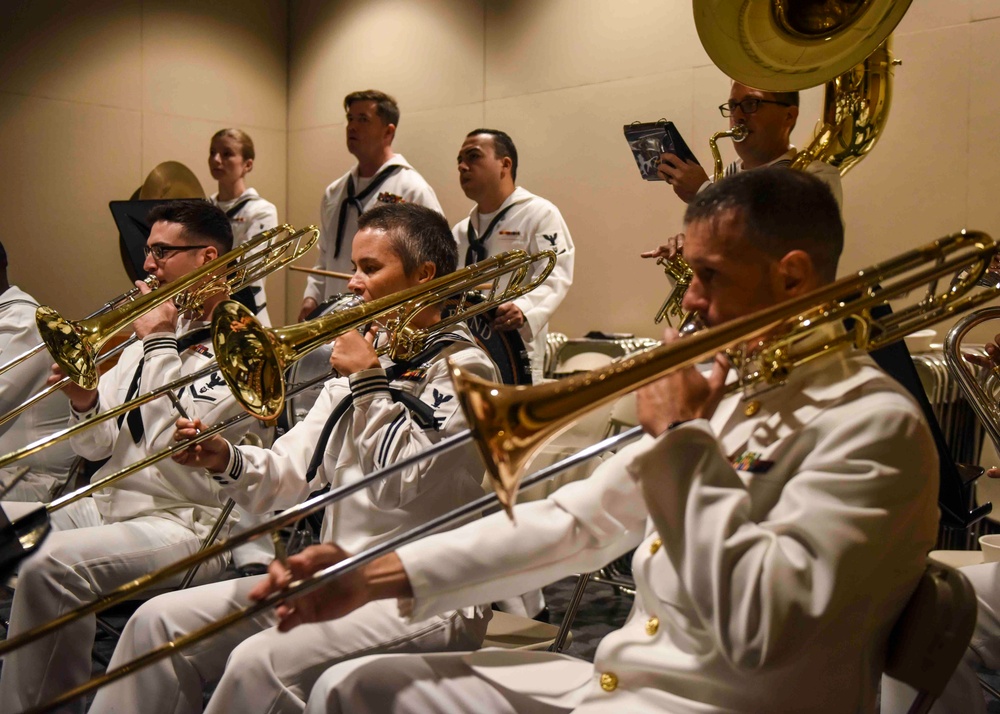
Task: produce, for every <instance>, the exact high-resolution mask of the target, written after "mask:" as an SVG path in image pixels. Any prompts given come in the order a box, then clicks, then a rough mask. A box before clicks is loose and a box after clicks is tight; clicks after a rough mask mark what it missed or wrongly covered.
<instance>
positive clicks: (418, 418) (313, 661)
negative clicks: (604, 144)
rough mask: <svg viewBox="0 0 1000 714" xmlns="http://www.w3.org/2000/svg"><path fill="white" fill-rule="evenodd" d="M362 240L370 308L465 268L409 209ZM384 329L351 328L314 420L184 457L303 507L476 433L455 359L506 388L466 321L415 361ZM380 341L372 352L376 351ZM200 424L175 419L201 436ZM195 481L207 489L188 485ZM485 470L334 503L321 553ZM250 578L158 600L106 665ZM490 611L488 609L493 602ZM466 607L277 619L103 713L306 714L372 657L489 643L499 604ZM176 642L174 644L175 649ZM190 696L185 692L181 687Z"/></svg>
mask: <svg viewBox="0 0 1000 714" xmlns="http://www.w3.org/2000/svg"><path fill="white" fill-rule="evenodd" d="M358 228H359V230H358V232H357V234H356V235H355V236H353V241H352V242H351V255H352V263H353V265H354V266H355V271H354V277H353V278H352V279H351V281H350V283H349V285H348V287H349V288H350V289H351V290H352V291H353V292H354V293H355V294H357V295H358V296H360V297H362V298H364V299H365V300H372V299H377V298H381V297H385V296H387V295H391V294H393V293H396V292H399V291H400V290H404V289H406V288H410V287H414V286H417V285H420V284H421V283H425V282H427V281H429V280H431V279H433V278H435V277H440V276H442V275H444V274H446V273H450V272H453V271H454V270H455V267H456V264H457V259H458V254H457V250H456V246H455V241H454V239H453V238H452V236H451V231H450V230H449V229H448V224H447V222H446V221H445V219H444V217H443V216H441V215H440V214H439V213H437V212H436V211H433V210H431V209H429V208H425V207H423V206H418V205H416V204H412V203H394V204H385V205H380V206H377V207H375V208H372V209H370V210H369V211H367V212H365V213H364V214H362V216H361V218H360V219H359V223H358ZM440 319H441V305H440V304H439V305H432V306H430V307H427V308H424V309H423V310H422V311H421V312H420V313H418V314H417V315H416V316H415V318H414V320H413V322H411V326H412V327H414V328H417V329H431V328H433V326H434V325H435V323H437V322H439V321H440ZM374 339H375V336H374V333H373V332H369V333H368V334H367V335H366V336H362V335H360V334H358V333H357V332H353V331H352V332H348V333H345V334H343V335H341V336H339V337H338V338H337V339H336V341H335V342H334V346H333V352H332V355H331V357H330V363H331V365H332V366H333V368H334V369H335V370H336V371H337V372H338V373H339V375H340V376H339V377H337V378H335V379H331V380H330V381H328V382H327V383H326V385H325V388H324V390H323V391H322V393H321V394H320V396H319V398H318V399H317V401H316V404H315V405H314V406H313V408H312V409H311V410H310V412H309V414H308V415H307V416H306V418H305V419H304V420H303V421H301V422H300V423H298V424H296V425H295V427H294V428H293V429H292V430H291V431H289V432H288V433H287V434H285V435H284V436H282V437H281V438H279V439H278V440H277V441H275V443H274V445H273V446H272V448H271V449H260V448H254V447H247V446H240V447H233V446H231V445H230V444H229V443H228V442H227V441H225V440H224V439H221V438H215V439H211V440H207V441H205V442H202V443H201V444H200V445H197V446H194V447H192V448H191V449H189V450H188V451H186V452H184V453H183V454H181V455H180V456H178V457H177V458H178V460H179V461H181V462H182V463H185V464H187V465H189V466H192V467H200V468H204V469H207V470H208V471H209V472H210V475H211V478H212V479H214V480H215V481H217V482H218V483H219V484H220V485H221V487H222V490H223V491H224V492H225V493H226V494H227V495H230V496H231V497H232V498H234V499H235V500H236V501H237V502H238V503H240V504H241V505H242V506H244V507H245V508H247V509H248V510H251V511H258V512H264V511H271V510H276V509H280V508H285V507H289V506H292V505H296V504H297V503H299V502H300V501H302V500H303V499H304V498H305V497H306V496H307V495H308V493H309V492H310V491H311V490H314V489H319V488H322V487H324V486H325V485H329V486H330V487H331V488H337V487H340V486H343V485H347V484H350V483H353V482H355V481H357V480H359V479H360V478H361V477H363V476H364V475H365V474H368V473H371V472H373V471H375V470H376V469H379V468H381V467H383V466H385V465H387V464H390V463H393V462H394V461H397V460H399V459H401V458H404V457H406V456H408V455H410V454H413V453H419V452H420V451H422V450H424V449H425V448H426V447H428V446H429V445H431V444H434V443H437V442H438V441H440V440H442V439H444V438H446V437H448V436H451V435H452V434H455V433H456V432H458V431H461V430H463V429H464V428H465V427H466V421H465V418H464V416H463V414H462V410H461V409H460V408H459V406H458V400H457V399H456V398H455V395H454V392H453V388H452V385H451V380H450V379H449V377H448V369H447V365H446V362H445V359H444V354H443V350H444V348H446V347H451V348H453V349H455V351H454V352H453V353H452V354H451V359H452V360H455V361H456V362H458V363H459V364H461V365H462V366H463V367H466V368H468V369H470V370H472V371H473V372H474V373H475V374H477V375H479V376H481V377H483V378H485V379H496V372H495V369H494V366H493V363H492V361H491V360H490V358H489V356H488V355H487V354H486V353H485V352H484V351H483V350H482V349H480V348H479V347H478V346H477V345H476V344H475V342H474V340H473V337H472V335H471V333H470V332H469V331H468V328H466V327H465V325H464V324H462V323H459V324H458V325H456V326H455V327H453V328H452V329H450V330H448V331H447V332H443V333H440V334H435V335H433V336H432V337H431V339H430V340H429V342H428V343H427V344H426V346H425V347H424V349H423V351H422V352H421V353H420V354H419V355H417V356H415V357H414V358H412V359H410V360H408V361H406V362H392V361H391V360H390V359H388V358H386V357H382V358H379V357H378V356H377V354H376V346H377V343H374ZM373 343H374V344H373ZM199 426H200V424H199V423H198V422H190V421H184V420H182V421H180V422H178V427H179V428H178V431H177V437H178V438H179V439H187V438H191V437H192V436H193V435H194V434H195V433H196V429H197V428H198V427H199ZM191 476H192V478H207V477H205V476H203V475H202V474H200V473H192V475H191ZM482 477H483V467H482V464H481V462H480V461H479V458H478V456H477V455H476V452H475V447H474V446H473V445H472V444H467V445H466V446H464V447H460V448H459V449H456V450H453V451H451V452H448V453H447V454H443V455H441V456H439V457H437V458H435V459H432V460H429V461H425V462H423V463H421V464H419V465H417V466H414V467H412V468H410V469H407V470H405V471H404V472H402V473H400V474H397V475H395V476H393V477H392V478H389V479H386V480H384V481H382V482H381V483H378V484H375V485H372V486H369V487H367V488H365V489H363V490H360V491H358V492H356V493H354V494H352V495H350V496H348V497H347V498H345V499H344V500H342V501H340V502H338V503H336V504H335V505H333V506H330V507H329V508H328V509H327V510H326V513H325V516H324V519H323V526H322V533H321V538H322V540H323V541H327V542H330V541H334V540H336V541H338V542H347V543H350V544H351V547H353V548H358V549H362V548H366V547H369V546H371V545H375V544H377V543H379V542H381V541H383V540H385V539H387V538H389V537H390V536H392V535H394V534H396V533H398V532H401V531H403V530H406V529H409V528H411V527H413V526H415V525H418V524H420V523H423V522H425V521H427V520H428V519H430V518H432V517H434V516H436V515H439V514H441V513H444V512H446V511H448V510H450V509H451V508H454V507H456V506H458V505H460V504H463V503H466V502H468V501H470V500H472V499H473V498H474V497H476V496H479V495H481V494H482V488H481V482H482ZM263 577H266V576H261V577H258V578H241V579H239V580H231V581H225V582H221V583H216V584H213V585H208V586H204V587H199V588H194V589H190V590H183V591H178V592H175V593H170V594H168V595H162V596H160V597H157V598H155V599H153V600H151V601H150V602H148V603H146V604H145V605H143V607H141V608H140V609H139V610H138V612H136V614H135V615H134V616H133V617H132V619H131V620H130V621H129V623H128V625H127V626H126V628H125V631H124V633H123V635H122V639H121V640H120V641H119V643H118V647H117V648H116V650H115V654H114V656H113V658H112V661H111V664H110V665H109V666H110V667H115V666H117V665H118V664H120V663H123V662H127V661H130V660H132V659H134V658H135V656H136V655H137V654H141V653H143V652H146V651H148V650H150V649H152V648H153V647H155V646H157V645H159V644H161V643H162V642H165V641H166V640H169V639H172V638H173V636H174V635H175V634H178V633H181V632H192V631H194V630H196V629H199V628H200V627H201V626H203V625H205V624H207V623H209V622H212V621H215V620H217V619H219V618H221V617H223V616H225V615H227V614H230V613H231V612H233V611H234V610H237V609H240V608H242V607H244V606H245V605H246V602H247V597H246V596H247V592H248V591H250V590H251V589H252V588H253V587H254V586H255V585H257V584H259V583H260V582H261V578H263ZM484 601H485V602H489V598H486V599H485V600H484ZM475 605H476V604H475V603H474V604H473V605H472V606H470V607H466V608H460V609H456V610H452V611H450V612H447V613H443V614H438V613H433V614H431V615H430V616H428V617H427V618H420V619H419V620H415V621H413V622H409V623H407V622H403V621H402V620H400V619H399V618H397V617H396V613H395V608H394V607H391V606H390V604H389V603H372V604H371V605H370V606H368V607H365V608H362V609H361V610H359V611H358V612H356V613H354V615H352V616H351V617H349V618H345V619H343V620H340V621H338V622H331V623H321V624H317V625H314V626H312V627H308V628H303V629H301V630H300V631H299V632H296V634H295V635H294V636H288V635H284V634H282V633H279V632H278V631H277V630H276V629H275V628H274V623H275V621H276V618H275V616H274V613H273V612H267V613H263V614H260V615H258V616H255V617H253V618H251V619H250V620H248V621H244V622H243V623H242V624H241V625H240V626H238V627H234V628H231V629H229V630H227V631H225V632H224V633H220V634H219V635H218V636H215V637H213V638H211V639H210V640H208V641H206V643H205V645H204V646H202V647H199V648H198V649H197V650H192V651H191V652H190V653H189V654H183V655H177V656H175V657H173V658H171V659H169V660H164V661H163V662H162V663H160V664H158V665H156V666H153V667H149V668H146V669H144V670H142V671H140V672H138V673H136V674H135V675H133V676H130V677H127V678H125V679H123V680H121V681H120V682H118V683H115V684H113V685H111V686H108V687H105V688H104V689H102V690H100V692H99V693H98V695H97V698H96V699H95V700H94V704H93V708H92V709H91V711H92V712H112V711H114V712H133V711H142V712H144V713H145V714H150V713H151V712H161V711H162V712H199V711H201V710H202V696H203V689H204V686H205V685H206V684H208V683H212V682H218V685H217V686H216V688H215V692H214V694H213V696H212V699H211V701H210V702H209V704H208V708H207V711H208V712H232V711H240V712H250V711H270V712H300V711H302V709H303V708H304V706H305V702H306V699H307V698H308V696H309V691H310V689H311V688H312V684H313V682H314V681H315V679H316V677H318V676H319V675H320V674H321V673H322V672H323V671H324V669H326V667H327V666H329V665H330V664H332V663H334V662H338V661H340V660H342V659H344V658H346V657H354V656H358V655H361V654H365V653H369V652H376V651H397V652H428V651H440V650H455V649H458V650H464V649H469V648H475V647H478V646H479V645H480V644H481V642H482V638H483V636H484V635H485V632H486V624H487V621H488V620H489V616H490V615H489V613H490V611H489V608H480V607H477V606H475ZM164 638H166V639H164ZM178 684H179V686H178Z"/></svg>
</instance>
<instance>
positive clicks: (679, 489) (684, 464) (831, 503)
mask: <svg viewBox="0 0 1000 714" xmlns="http://www.w3.org/2000/svg"><path fill="white" fill-rule="evenodd" d="M879 400H881V401H879ZM779 456H781V457H782V458H790V459H793V460H794V461H795V462H796V463H797V464H798V466H797V467H795V473H794V475H793V476H792V477H791V478H790V479H789V480H788V481H787V482H786V483H784V485H783V487H782V485H781V484H776V487H777V488H781V491H780V496H777V497H776V498H777V501H776V503H775V504H774V506H773V507H772V508H771V509H770V510H769V511H768V512H767V513H765V514H759V513H758V514H755V515H756V517H752V514H751V500H750V496H749V494H748V492H747V490H746V488H745V486H744V483H743V481H742V480H741V479H740V477H739V475H738V474H737V472H736V471H735V470H734V469H733V467H732V466H731V465H730V463H729V460H728V459H727V457H726V455H725V454H724V453H722V451H721V449H720V446H719V443H718V442H717V440H716V437H715V435H714V434H713V433H712V431H711V428H710V426H709V424H708V422H706V421H704V420H696V421H693V422H689V423H687V424H685V425H683V426H680V427H678V428H676V429H673V430H671V431H668V432H666V433H665V434H664V435H662V436H661V437H659V439H657V440H656V445H655V448H652V449H650V450H648V451H647V452H645V453H643V454H640V455H639V456H638V457H637V458H636V459H635V460H634V461H633V462H632V464H631V465H630V467H629V470H630V471H631V472H632V474H633V476H634V477H635V478H636V479H637V481H638V482H639V483H640V485H641V486H642V490H643V493H644V497H645V501H646V505H647V508H648V510H649V513H650V516H651V518H652V519H653V522H654V524H655V526H656V530H657V532H658V533H659V534H660V536H661V537H662V539H663V543H664V550H665V552H666V555H667V557H668V558H670V560H671V562H672V564H673V567H674V569H675V570H676V572H677V573H678V575H679V577H680V581H681V582H682V583H683V587H684V589H685V591H686V593H687V600H688V601H690V602H691V603H692V604H693V608H694V609H695V611H696V613H697V616H698V617H699V619H700V620H701V624H702V627H703V628H704V630H705V631H706V632H712V633H713V635H714V638H715V639H716V646H717V647H718V649H719V651H720V652H721V653H724V655H725V656H726V657H727V658H729V659H730V660H731V661H732V662H733V664H734V666H739V667H750V668H757V667H763V666H766V665H770V666H774V662H775V661H780V660H782V659H784V658H789V657H794V656H795V655H796V652H799V651H800V648H801V647H802V643H803V642H809V641H810V640H811V639H813V638H814V637H817V639H818V635H820V633H821V632H822V629H823V628H824V627H828V626H829V622H830V620H831V613H837V612H838V611H840V610H841V609H842V608H845V607H852V606H853V603H856V600H857V588H858V586H859V583H868V587H870V588H871V591H872V597H873V598H877V597H879V596H880V594H881V595H883V596H884V595H885V593H884V592H883V593H880V592H879V589H878V588H879V585H878V584H877V583H878V582H879V581H878V579H879V576H880V572H879V571H880V569H882V568H885V563H884V561H883V560H882V555H881V554H882V553H883V552H884V551H882V550H880V549H882V548H884V549H893V548H899V549H900V558H901V562H903V561H905V560H906V559H907V558H908V557H909V556H910V555H912V553H910V552H909V551H908V550H907V548H908V547H911V546H913V547H920V544H919V543H914V542H913V541H915V540H918V539H915V538H914V533H917V534H920V530H919V529H920V525H921V523H922V522H923V520H927V517H928V513H929V511H928V509H931V510H932V509H933V506H934V504H933V503H930V498H928V494H929V492H930V489H928V488H927V485H928V483H930V482H931V481H930V479H933V481H934V482H936V476H935V475H934V474H936V473H937V467H936V463H937V457H936V453H935V449H934V446H933V443H932V442H931V439H930V436H929V433H928V431H927V427H926V425H925V424H924V423H923V421H922V420H921V418H920V417H919V415H918V413H917V411H916V408H915V407H914V406H912V405H911V404H910V403H909V402H908V401H907V400H905V399H904V398H903V397H901V396H899V395H891V397H889V398H888V403H887V397H886V396H885V394H882V395H881V396H880V395H877V394H876V395H874V396H873V395H868V396H863V397H861V398H859V399H856V400H853V401H852V402H850V403H849V404H847V405H846V406H840V407H836V408H833V409H828V410H826V411H824V412H822V413H821V415H820V416H818V417H817V418H816V419H814V421H813V422H812V423H809V424H806V425H804V426H803V427H802V429H801V432H800V433H799V435H798V436H797V437H795V438H794V439H792V440H790V443H789V444H788V445H787V446H786V447H784V449H783V453H781V454H779ZM752 478H756V479H766V478H767V474H766V472H765V473H758V474H753V476H752ZM765 483H766V482H765ZM757 488H761V486H760V485H758V486H757ZM931 498H933V496H931ZM762 515H763V517H761V516H762ZM930 518H931V520H932V519H933V514H931V516H930ZM872 544H879V547H878V548H877V549H873V548H872ZM927 545H928V546H929V545H930V542H928V544H927ZM916 557H917V558H918V559H921V558H922V557H923V553H922V552H921V553H918V554H916ZM820 641H821V640H820Z"/></svg>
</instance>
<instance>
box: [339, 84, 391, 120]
mask: <svg viewBox="0 0 1000 714" xmlns="http://www.w3.org/2000/svg"><path fill="white" fill-rule="evenodd" d="M354 102H375V113H376V114H377V115H378V118H379V119H381V120H382V121H383V122H385V123H386V124H393V125H394V126H399V105H398V104H396V100H395V99H394V98H392V97H391V96H389V95H388V94H386V93H385V92H380V91H378V90H377V89H362V90H361V91H358V92H351V93H350V94H348V95H347V96H346V97H344V111H345V112H346V111H348V110H350V108H351V105H352V104H354Z"/></svg>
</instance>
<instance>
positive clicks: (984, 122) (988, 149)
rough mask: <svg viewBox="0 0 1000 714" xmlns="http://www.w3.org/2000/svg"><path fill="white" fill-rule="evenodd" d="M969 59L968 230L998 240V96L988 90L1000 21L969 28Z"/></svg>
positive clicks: (997, 66) (997, 68)
mask: <svg viewBox="0 0 1000 714" xmlns="http://www.w3.org/2000/svg"><path fill="white" fill-rule="evenodd" d="M970 36H971V42H972V48H971V51H972V57H974V58H975V60H974V61H973V62H972V63H971V68H970V86H971V87H972V88H973V92H972V94H971V97H970V102H969V184H968V185H969V208H968V227H969V228H976V229H978V230H984V231H987V232H988V233H990V234H991V235H992V236H993V237H994V238H996V239H998V240H1000V200H997V198H998V197H997V191H998V189H1000V165H998V162H997V160H996V157H997V156H998V155H1000V136H998V134H997V131H996V118H997V116H1000V94H998V93H997V92H995V91H990V89H989V88H991V87H993V86H995V84H996V81H997V80H996V78H997V76H998V73H1000V20H991V21H988V22H977V23H975V24H974V25H972V26H971V28H970Z"/></svg>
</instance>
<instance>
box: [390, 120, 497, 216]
mask: <svg viewBox="0 0 1000 714" xmlns="http://www.w3.org/2000/svg"><path fill="white" fill-rule="evenodd" d="M483 111H484V109H483V105H482V104H481V103H478V104H466V105H464V106H459V107H448V108H446V109H429V110H427V111H422V112H415V113H413V112H411V113H409V114H407V115H406V125H405V129H406V131H405V132H400V135H399V138H397V139H396V142H395V147H396V150H397V151H398V152H399V153H401V154H403V155H404V156H405V157H406V160H407V161H409V162H410V163H411V164H412V165H413V167H414V168H415V169H416V170H417V171H419V172H420V173H421V175H422V176H423V177H424V178H425V179H427V183H429V184H430V185H431V187H432V188H433V189H434V193H436V194H437V197H438V201H440V203H441V207H442V208H443V209H444V214H445V216H447V218H448V223H449V224H451V225H454V224H455V223H458V222H459V221H460V220H461V219H463V218H465V216H466V215H467V214H468V212H469V211H470V210H471V209H472V202H471V201H469V199H468V198H466V197H465V194H464V193H462V188H461V186H460V185H459V183H458V169H457V168H456V161H455V157H457V156H458V150H459V148H460V147H461V146H462V142H463V141H464V140H465V135H466V134H468V133H469V132H470V131H472V130H473V129H478V128H479V127H482V126H483V124H484V118H483ZM489 128H493V127H489ZM500 128H502V127H500Z"/></svg>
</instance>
